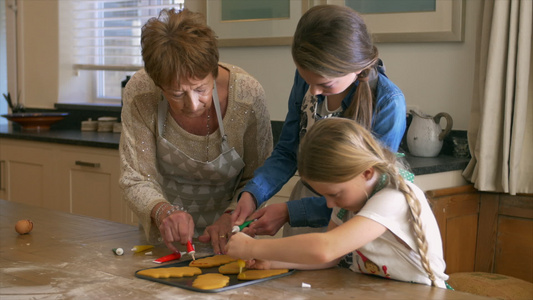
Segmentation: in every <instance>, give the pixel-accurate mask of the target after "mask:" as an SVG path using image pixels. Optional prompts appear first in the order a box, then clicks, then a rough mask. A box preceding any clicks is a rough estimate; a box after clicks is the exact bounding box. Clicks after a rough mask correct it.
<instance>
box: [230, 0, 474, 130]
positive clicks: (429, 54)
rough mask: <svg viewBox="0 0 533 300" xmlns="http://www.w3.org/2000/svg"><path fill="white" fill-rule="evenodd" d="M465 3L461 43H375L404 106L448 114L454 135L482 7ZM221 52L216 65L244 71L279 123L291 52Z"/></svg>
mask: <svg viewBox="0 0 533 300" xmlns="http://www.w3.org/2000/svg"><path fill="white" fill-rule="evenodd" d="M465 2H466V8H465V10H466V12H465V38H464V42H459V43H457V42H450V43H387V44H377V46H378V49H379V51H380V56H381V58H382V59H383V61H384V63H385V67H386V70H387V75H388V76H389V78H391V80H393V81H394V83H396V84H397V85H398V86H399V87H400V88H401V89H402V90H403V92H404V94H405V97H406V101H407V105H408V106H417V107H418V108H419V109H420V110H421V111H423V112H424V113H427V114H431V115H435V114H437V113H439V112H447V113H449V114H450V115H451V116H452V118H453V121H454V126H453V129H456V130H466V129H468V122H469V115H470V102H471V98H472V94H473V88H472V87H473V81H474V62H475V43H476V31H477V27H478V21H479V18H480V4H481V1H480V0H467V1H465ZM220 53H221V60H223V61H225V62H228V63H232V64H236V65H239V66H240V67H243V68H244V69H245V70H247V71H248V72H249V73H251V74H252V75H254V76H255V77H256V78H257V79H258V80H259V81H260V82H261V83H262V84H263V87H264V88H265V90H266V93H267V99H268V102H269V109H270V115H271V118H272V119H273V120H284V119H285V115H286V113H287V100H288V96H289V93H290V89H291V85H292V80H293V78H294V71H295V67H294V63H293V61H292V57H291V54H290V47H289V46H286V47H241V48H221V49H220Z"/></svg>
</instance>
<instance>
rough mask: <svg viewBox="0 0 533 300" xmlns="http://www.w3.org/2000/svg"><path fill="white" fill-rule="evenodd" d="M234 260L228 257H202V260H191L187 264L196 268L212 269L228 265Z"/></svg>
mask: <svg viewBox="0 0 533 300" xmlns="http://www.w3.org/2000/svg"><path fill="white" fill-rule="evenodd" d="M235 260H236V259H234V258H231V257H230V256H228V255H215V256H209V257H204V258H199V259H197V260H193V261H191V262H190V263H189V266H190V267H198V268H212V267H218V266H220V265H224V264H227V263H230V262H232V261H235Z"/></svg>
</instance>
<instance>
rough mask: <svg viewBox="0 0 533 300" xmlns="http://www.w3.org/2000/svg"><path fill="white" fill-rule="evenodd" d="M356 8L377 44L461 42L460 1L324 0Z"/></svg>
mask: <svg viewBox="0 0 533 300" xmlns="http://www.w3.org/2000/svg"><path fill="white" fill-rule="evenodd" d="M322 2H325V3H327V4H337V5H346V6H349V7H351V8H353V9H355V10H356V11H358V12H359V13H360V14H361V15H362V16H363V18H364V20H365V23H366V24H367V26H368V29H369V30H370V32H371V33H372V35H373V37H374V41H375V42H377V43H399V42H462V41H463V38H464V11H465V8H464V0H326V1H322Z"/></svg>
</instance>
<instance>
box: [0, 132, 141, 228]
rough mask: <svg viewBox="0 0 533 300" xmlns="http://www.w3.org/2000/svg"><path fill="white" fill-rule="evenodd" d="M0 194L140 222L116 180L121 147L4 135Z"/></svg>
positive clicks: (57, 208) (95, 214)
mask: <svg viewBox="0 0 533 300" xmlns="http://www.w3.org/2000/svg"><path fill="white" fill-rule="evenodd" d="M0 163H1V165H0V167H1V170H0V176H1V178H0V182H1V186H0V187H1V189H0V198H2V199H6V200H9V201H15V202H23V203H28V204H32V205H38V206H42V207H47V208H51V209H56V210H61V211H65V212H70V213H74V214H80V215H85V216H91V217H95V218H102V219H106V220H111V221H115V222H121V223H126V224H137V219H136V218H135V217H134V215H133V213H132V212H131V210H130V209H129V208H128V207H127V204H126V203H125V202H124V201H123V200H122V192H121V190H120V188H119V185H118V180H119V176H120V163H119V155H118V150H116V149H103V148H93V147H82V146H70V145H62V144H53V143H43V142H33V141H21V140H14V139H0Z"/></svg>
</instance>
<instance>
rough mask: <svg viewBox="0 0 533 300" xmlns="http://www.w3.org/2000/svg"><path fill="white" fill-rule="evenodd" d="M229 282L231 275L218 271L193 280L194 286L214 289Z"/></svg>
mask: <svg viewBox="0 0 533 300" xmlns="http://www.w3.org/2000/svg"><path fill="white" fill-rule="evenodd" d="M228 283H229V277H228V276H224V275H222V274H218V273H208V274H203V275H199V276H198V277H196V279H195V280H194V281H193V282H192V287H194V288H197V289H201V290H213V289H219V288H223V287H225V286H226V285H228Z"/></svg>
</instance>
